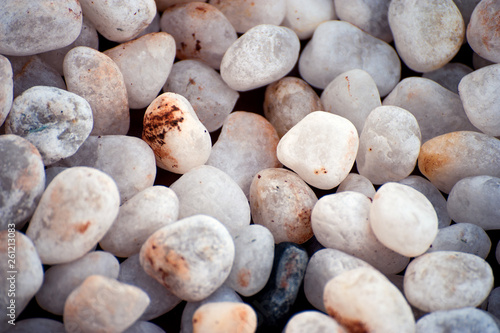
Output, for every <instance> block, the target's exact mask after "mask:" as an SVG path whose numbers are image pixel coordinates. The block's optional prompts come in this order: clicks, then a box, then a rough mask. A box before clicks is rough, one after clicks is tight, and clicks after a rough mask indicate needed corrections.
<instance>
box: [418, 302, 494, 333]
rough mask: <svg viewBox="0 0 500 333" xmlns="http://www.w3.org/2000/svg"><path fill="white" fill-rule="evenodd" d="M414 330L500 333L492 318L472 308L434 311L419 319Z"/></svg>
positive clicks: (424, 332)
mask: <svg viewBox="0 0 500 333" xmlns="http://www.w3.org/2000/svg"><path fill="white" fill-rule="evenodd" d="M415 328H416V331H415V333H428V332H433V333H447V332H481V333H498V332H500V329H499V328H498V325H497V323H496V318H493V317H492V316H491V315H489V314H488V313H487V312H486V311H483V310H480V309H476V308H473V307H466V308H463V309H455V310H448V311H434V312H432V313H429V314H428V315H426V316H424V317H422V318H420V319H419V320H418V321H417V325H416V326H415Z"/></svg>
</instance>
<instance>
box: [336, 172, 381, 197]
mask: <svg viewBox="0 0 500 333" xmlns="http://www.w3.org/2000/svg"><path fill="white" fill-rule="evenodd" d="M345 191H354V192H359V193H362V194H364V195H366V196H367V197H368V198H370V199H373V196H374V195H375V187H374V186H373V184H372V182H371V181H370V180H369V179H368V178H366V177H365V176H361V175H359V174H357V173H350V174H348V175H347V177H345V179H344V180H343V181H342V183H340V184H339V186H338V187H337V192H336V193H340V192H345Z"/></svg>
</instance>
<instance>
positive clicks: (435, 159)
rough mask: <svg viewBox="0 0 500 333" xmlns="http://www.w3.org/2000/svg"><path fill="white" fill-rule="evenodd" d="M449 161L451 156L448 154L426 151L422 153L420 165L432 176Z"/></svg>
mask: <svg viewBox="0 0 500 333" xmlns="http://www.w3.org/2000/svg"><path fill="white" fill-rule="evenodd" d="M448 163H449V158H448V157H447V156H446V155H442V154H439V153H430V154H426V153H425V152H424V153H422V154H421V155H420V158H419V163H418V166H419V168H420V170H421V171H422V173H423V174H424V175H425V176H427V177H432V175H434V173H435V172H436V171H437V170H440V169H441V168H442V167H443V166H444V165H446V164H448Z"/></svg>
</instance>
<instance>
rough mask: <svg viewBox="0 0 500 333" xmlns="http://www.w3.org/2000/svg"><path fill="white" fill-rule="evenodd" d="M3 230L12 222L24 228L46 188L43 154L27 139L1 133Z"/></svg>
mask: <svg viewBox="0 0 500 333" xmlns="http://www.w3.org/2000/svg"><path fill="white" fill-rule="evenodd" d="M0 156H3V158H2V159H0V175H2V176H1V182H0V221H1V223H0V230H4V229H7V227H8V224H9V223H13V224H15V225H16V228H19V229H20V228H21V227H22V226H23V225H24V223H25V222H27V221H28V220H29V218H30V217H31V215H33V213H34V212H35V208H36V206H37V205H38V202H39V200H40V197H41V196H42V193H43V191H44V190H45V170H44V166H43V161H42V156H41V155H40V153H39V152H38V150H37V149H36V147H35V146H33V145H32V144H31V143H30V142H29V141H28V140H26V139H23V138H22V137H20V136H17V135H13V134H5V135H1V136H0Z"/></svg>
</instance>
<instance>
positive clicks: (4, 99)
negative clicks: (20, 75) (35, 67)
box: [0, 55, 14, 126]
mask: <svg viewBox="0 0 500 333" xmlns="http://www.w3.org/2000/svg"><path fill="white" fill-rule="evenodd" d="M13 98H14V80H13V72H12V65H11V63H10V61H9V59H7V58H6V57H4V56H2V55H0V126H2V124H3V123H4V121H5V118H7V115H8V114H9V111H10V108H11V106H12V101H13Z"/></svg>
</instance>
